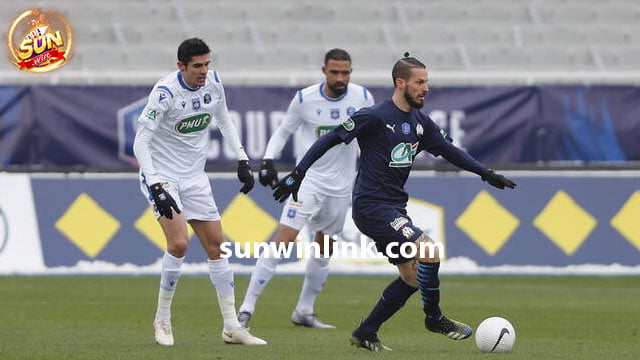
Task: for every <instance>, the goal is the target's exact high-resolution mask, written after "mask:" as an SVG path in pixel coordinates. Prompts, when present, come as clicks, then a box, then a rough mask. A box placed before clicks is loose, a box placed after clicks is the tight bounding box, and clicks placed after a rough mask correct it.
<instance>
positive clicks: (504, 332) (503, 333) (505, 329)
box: [491, 328, 509, 352]
mask: <svg viewBox="0 0 640 360" xmlns="http://www.w3.org/2000/svg"><path fill="white" fill-rule="evenodd" d="M505 334H509V330H508V329H507V328H502V330H501V331H500V336H498V341H496V344H495V345H493V348H491V352H493V350H495V349H496V347H497V346H498V344H500V340H502V337H503V336H504V335H505Z"/></svg>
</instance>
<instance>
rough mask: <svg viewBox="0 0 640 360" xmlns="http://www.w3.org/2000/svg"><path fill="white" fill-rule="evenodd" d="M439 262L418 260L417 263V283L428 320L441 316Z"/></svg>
mask: <svg viewBox="0 0 640 360" xmlns="http://www.w3.org/2000/svg"><path fill="white" fill-rule="evenodd" d="M439 269H440V263H439V262H437V263H427V262H420V263H419V264H418V285H419V286H420V293H421V294H422V304H423V305H424V312H425V314H427V319H428V320H431V319H433V320H437V319H439V318H440V316H442V311H441V310H440V279H439V278H438V270H439Z"/></svg>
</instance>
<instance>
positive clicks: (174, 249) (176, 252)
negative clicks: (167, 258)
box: [167, 240, 189, 258]
mask: <svg viewBox="0 0 640 360" xmlns="http://www.w3.org/2000/svg"><path fill="white" fill-rule="evenodd" d="M188 244H189V243H188V241H179V240H178V241H176V240H174V241H172V242H171V243H169V244H167V252H168V253H169V254H171V255H172V256H175V257H178V258H181V257H183V256H184V255H185V254H186V253H187V247H188Z"/></svg>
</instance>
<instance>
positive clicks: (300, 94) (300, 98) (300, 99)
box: [298, 90, 302, 104]
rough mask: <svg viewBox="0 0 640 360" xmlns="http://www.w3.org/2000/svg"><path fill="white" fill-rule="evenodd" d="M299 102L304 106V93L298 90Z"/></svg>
mask: <svg viewBox="0 0 640 360" xmlns="http://www.w3.org/2000/svg"><path fill="white" fill-rule="evenodd" d="M298 101H299V102H300V103H301V104H302V91H300V90H298Z"/></svg>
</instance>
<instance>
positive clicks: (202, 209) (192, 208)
mask: <svg viewBox="0 0 640 360" xmlns="http://www.w3.org/2000/svg"><path fill="white" fill-rule="evenodd" d="M160 179H162V181H164V182H167V183H168V184H169V186H168V188H166V187H165V191H168V192H169V194H171V196H172V197H173V199H174V200H175V201H176V204H178V208H179V209H180V211H182V215H183V216H184V217H185V219H186V220H203V221H217V220H220V213H219V212H218V207H217V206H216V202H215V200H214V199H213V192H212V191H211V183H210V182H209V178H208V177H207V174H206V173H204V172H203V173H201V174H199V175H195V176H192V177H188V178H172V177H169V176H165V175H160ZM149 185H151V184H147V183H146V182H145V179H144V178H143V177H142V175H140V190H141V191H142V194H143V195H144V196H145V197H146V198H147V200H149V205H150V206H151V209H152V210H153V213H154V214H155V215H156V217H160V213H158V210H157V209H156V206H155V203H154V202H153V199H152V197H151V192H150V191H149Z"/></svg>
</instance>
